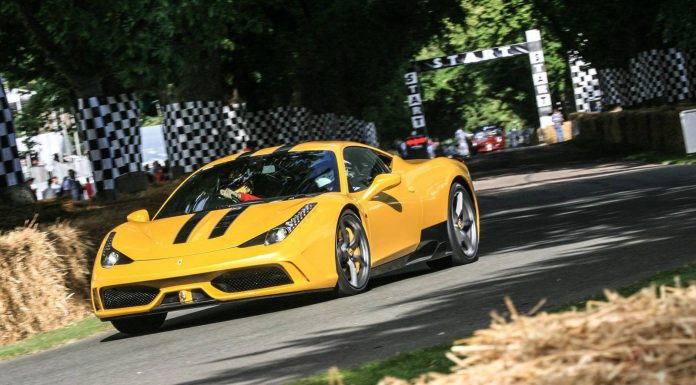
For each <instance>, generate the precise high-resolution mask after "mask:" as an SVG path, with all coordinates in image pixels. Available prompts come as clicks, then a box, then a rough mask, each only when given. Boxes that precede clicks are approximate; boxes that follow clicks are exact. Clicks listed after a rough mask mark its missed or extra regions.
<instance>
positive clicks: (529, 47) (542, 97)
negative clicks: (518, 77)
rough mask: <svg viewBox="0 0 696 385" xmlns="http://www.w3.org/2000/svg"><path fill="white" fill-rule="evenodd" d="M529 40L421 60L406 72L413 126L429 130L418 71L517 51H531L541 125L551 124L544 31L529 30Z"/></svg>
mask: <svg viewBox="0 0 696 385" xmlns="http://www.w3.org/2000/svg"><path fill="white" fill-rule="evenodd" d="M526 38H527V39H526V40H527V41H526V42H524V43H517V44H511V45H504V46H500V47H494V48H487V49H481V50H478V51H471V52H462V53H458V54H454V55H446V56H441V57H436V58H431V59H426V60H419V61H417V62H415V63H414V64H413V72H409V73H407V74H406V75H404V82H405V84H406V87H407V88H408V99H407V101H408V107H409V109H410V110H411V127H413V130H415V131H416V132H417V133H423V134H425V133H426V127H425V112H424V110H423V98H422V96H421V92H420V83H419V82H418V73H419V72H425V71H433V70H438V69H442V68H449V67H454V66H459V65H464V64H472V63H479V62H482V61H486V60H492V59H502V58H506V57H512V56H517V55H524V54H526V55H529V63H530V64H531V68H532V79H533V81H534V93H535V96H536V104H537V110H538V112H539V124H540V125H541V127H544V126H547V125H549V124H551V118H550V117H549V116H548V115H549V114H551V112H552V111H551V109H552V108H551V107H552V103H551V94H550V93H549V80H548V76H547V74H546V63H545V61H544V52H543V51H542V49H541V33H540V32H539V30H536V29H533V30H529V31H527V32H526Z"/></svg>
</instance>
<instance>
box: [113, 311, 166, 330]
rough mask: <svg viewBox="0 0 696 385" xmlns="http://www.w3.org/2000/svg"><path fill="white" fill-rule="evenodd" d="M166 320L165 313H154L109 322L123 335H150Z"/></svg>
mask: <svg viewBox="0 0 696 385" xmlns="http://www.w3.org/2000/svg"><path fill="white" fill-rule="evenodd" d="M166 318H167V313H156V314H148V315H141V316H136V317H129V318H120V319H115V320H111V324H112V325H114V327H115V328H116V330H118V331H120V332H121V333H125V334H144V333H151V332H154V331H155V330H157V329H159V328H160V326H162V324H163V323H164V320H165V319H166Z"/></svg>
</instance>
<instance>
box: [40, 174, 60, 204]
mask: <svg viewBox="0 0 696 385" xmlns="http://www.w3.org/2000/svg"><path fill="white" fill-rule="evenodd" d="M52 183H53V178H51V179H49V180H48V182H46V185H47V186H46V188H45V189H44V190H43V191H42V192H41V199H54V198H55V197H56V191H55V190H54V189H53V187H52Z"/></svg>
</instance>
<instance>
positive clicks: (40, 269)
mask: <svg viewBox="0 0 696 385" xmlns="http://www.w3.org/2000/svg"><path fill="white" fill-rule="evenodd" d="M81 238H84V236H83V235H82V234H81V233H80V232H79V231H77V230H75V229H74V228H71V227H70V226H69V225H67V224H65V223H61V224H56V225H53V226H49V227H48V228H47V229H46V230H45V231H42V230H39V229H38V227H37V226H36V225H34V224H33V223H32V224H30V225H29V226H26V227H22V228H17V229H15V230H13V231H10V232H7V233H4V234H0V282H2V285H0V344H8V343H12V342H15V341H18V340H20V339H22V338H26V337H28V336H30V335H33V334H36V333H39V332H43V331H47V330H52V329H55V328H57V327H61V326H64V325H67V324H69V323H71V322H74V321H76V320H79V319H82V318H84V317H85V315H86V314H87V313H88V311H89V308H88V306H86V302H85V299H86V298H87V297H86V296H85V292H84V290H89V285H88V281H87V270H86V269H85V268H84V262H83V261H86V259H87V255H86V253H85V252H86V250H87V247H86V246H85V245H84V243H81V242H80V239H81Z"/></svg>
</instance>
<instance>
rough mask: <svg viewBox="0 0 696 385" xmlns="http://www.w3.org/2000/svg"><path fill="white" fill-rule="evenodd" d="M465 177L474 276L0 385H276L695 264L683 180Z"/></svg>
mask: <svg viewBox="0 0 696 385" xmlns="http://www.w3.org/2000/svg"><path fill="white" fill-rule="evenodd" d="M554 151H556V152H557V153H556V154H554ZM539 154H541V155H539ZM472 169H473V170H474V171H475V172H474V175H475V177H476V180H477V181H476V183H477V186H478V188H479V199H480V207H481V212H482V240H481V248H480V256H481V258H480V259H479V261H477V262H476V263H473V264H470V265H467V266H461V267H457V268H453V269H449V270H443V271H437V272H432V271H429V270H428V269H427V268H417V269H412V270H410V271H407V272H402V273H400V274H397V275H392V276H389V277H384V278H381V279H377V280H375V281H374V282H373V284H372V285H371V288H370V290H369V291H368V292H366V293H364V294H362V295H358V296H354V297H349V298H342V299H337V300H331V299H328V298H327V297H326V296H322V295H308V296H301V297H294V298H285V299H276V300H266V301H260V302H259V301H257V302H249V303H238V304H227V305H222V306H217V307H211V308H206V309H202V310H198V311H195V312H189V313H180V314H178V315H175V316H170V318H169V319H168V320H167V322H166V323H165V326H164V328H163V329H162V331H160V332H158V333H154V334H150V335H146V336H140V337H126V336H124V335H121V334H118V333H116V332H114V331H110V332H106V333H103V334H99V335H97V336H94V337H91V338H88V339H86V340H83V341H80V342H76V343H73V344H69V345H66V346H64V347H61V348H58V349H53V350H50V351H47V352H43V353H38V354H33V355H30V356H27V357H22V358H18V359H15V360H11V361H6V362H2V363H0V384H70V385H78V384H124V383H126V384H208V383H225V384H282V383H284V382H287V381H289V380H291V379H294V378H298V377H303V376H306V375H309V374H313V373H316V372H321V371H324V370H326V369H327V368H329V367H331V366H333V365H338V366H341V367H348V366H353V365H356V364H359V363H362V362H365V361H369V360H373V359H377V358H383V357H387V356H390V355H392V354H394V353H396V352H404V351H409V350H412V349H415V348H419V347H425V346H431V345H436V344H440V343H446V342H449V341H452V340H453V339H456V338H458V337H462V336H465V335H468V334H469V333H471V332H472V331H473V330H475V329H477V328H480V327H485V326H487V325H488V322H489V317H488V313H489V311H490V310H491V309H499V310H504V306H503V297H504V296H505V295H509V296H511V297H512V298H513V300H514V302H515V303H516V304H517V306H518V307H519V308H521V310H525V309H529V308H531V307H532V306H534V305H535V304H536V303H537V301H538V300H540V299H541V298H547V299H548V305H547V306H555V305H559V304H565V303H569V302H571V301H575V300H578V299H582V298H584V297H586V296H589V295H593V294H597V293H599V292H601V290H602V289H603V288H605V287H609V288H615V287H620V286H623V285H626V284H629V283H631V282H634V281H636V280H638V279H640V278H643V277H646V276H649V275H651V274H653V273H654V272H657V271H660V270H664V269H669V268H674V267H677V266H680V265H683V264H685V263H688V262H692V261H695V260H696V254H695V253H694V251H695V250H696V167H695V166H649V165H641V164H630V163H623V162H619V163H617V162H612V161H593V162H589V163H588V162H587V160H583V159H580V158H578V159H574V158H573V156H565V155H563V153H562V152H558V150H544V149H542V150H535V149H532V150H524V151H519V152H514V151H513V152H509V153H507V154H497V155H494V156H490V157H480V158H479V159H476V160H474V161H473V162H472Z"/></svg>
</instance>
